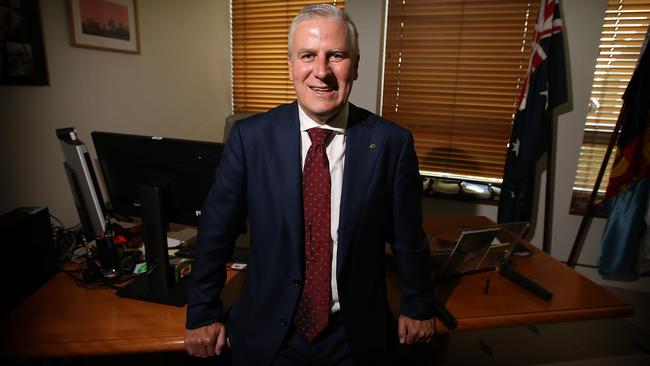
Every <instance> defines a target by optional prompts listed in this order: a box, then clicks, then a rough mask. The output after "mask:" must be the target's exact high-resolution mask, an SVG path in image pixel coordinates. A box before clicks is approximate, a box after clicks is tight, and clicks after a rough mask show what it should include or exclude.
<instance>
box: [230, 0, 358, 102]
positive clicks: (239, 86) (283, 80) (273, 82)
mask: <svg viewBox="0 0 650 366" xmlns="http://www.w3.org/2000/svg"><path fill="white" fill-rule="evenodd" d="M324 2H327V1H324ZM312 3H314V1H313V0H311V1H310V0H283V1H279V0H278V1H270V0H231V2H230V6H231V18H230V19H231V34H232V40H231V47H232V48H231V49H232V99H233V113H241V112H262V111H266V110H268V109H270V108H273V107H275V106H277V105H278V104H282V103H287V102H291V101H293V100H294V99H295V93H294V91H293V84H292V83H291V82H290V81H289V73H288V70H289V69H288V66H287V36H288V34H289V26H290V25H291V22H292V21H293V18H294V17H295V16H296V14H298V12H299V11H300V10H301V9H302V8H303V7H304V6H305V5H307V4H312ZM329 3H331V4H334V5H336V6H338V7H339V8H341V9H343V8H344V7H345V1H341V0H339V1H336V0H334V1H329Z"/></svg>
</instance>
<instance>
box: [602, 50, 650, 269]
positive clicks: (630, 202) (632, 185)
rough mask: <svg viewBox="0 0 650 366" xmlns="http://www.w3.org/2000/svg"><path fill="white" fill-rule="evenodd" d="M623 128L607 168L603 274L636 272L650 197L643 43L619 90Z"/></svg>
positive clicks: (647, 58) (649, 98) (649, 99)
mask: <svg viewBox="0 0 650 366" xmlns="http://www.w3.org/2000/svg"><path fill="white" fill-rule="evenodd" d="M619 119H620V120H621V132H620V134H619V136H618V143H617V151H616V157H615V158H614V165H613V166H612V170H611V172H610V178H609V183H608V185H607V192H606V193H605V204H606V205H607V210H608V220H607V225H606V226H605V232H604V234H603V238H602V243H601V248H600V253H599V263H598V271H599V272H600V273H601V274H603V275H629V274H634V273H635V272H636V266H637V257H638V253H639V247H640V245H641V243H642V241H641V238H642V236H643V234H644V232H645V228H646V227H647V226H648V224H647V222H646V215H647V206H648V200H649V199H650V194H649V193H650V179H648V177H649V176H650V53H649V52H648V47H646V48H645V51H644V52H643V55H642V56H641V59H640V61H639V64H638V66H637V68H636V70H635V71H634V75H632V79H631V80H630V83H629V84H628V86H627V89H626V90H625V94H623V108H622V109H621V115H620V116H619Z"/></svg>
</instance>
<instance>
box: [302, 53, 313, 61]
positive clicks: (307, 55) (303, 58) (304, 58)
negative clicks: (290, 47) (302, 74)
mask: <svg viewBox="0 0 650 366" xmlns="http://www.w3.org/2000/svg"><path fill="white" fill-rule="evenodd" d="M300 59H302V60H303V61H311V60H313V59H314V55H310V54H304V55H302V56H300Z"/></svg>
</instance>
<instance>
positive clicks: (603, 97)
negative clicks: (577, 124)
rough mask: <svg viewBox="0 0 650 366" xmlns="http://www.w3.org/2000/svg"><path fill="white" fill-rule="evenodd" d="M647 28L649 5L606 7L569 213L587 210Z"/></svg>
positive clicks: (636, 0) (616, 1)
mask: <svg viewBox="0 0 650 366" xmlns="http://www.w3.org/2000/svg"><path fill="white" fill-rule="evenodd" d="M649 23H650V0H609V1H608V4H607V10H606V13H605V20H604V24H603V28H602V32H601V37H600V45H599V52H598V58H597V60H596V68H595V71H594V78H593V83H592V86H591V95H590V97H589V106H588V113H587V121H586V123H585V127H584V137H583V141H582V146H581V147H580V157H579V159H578V167H577V169H576V179H575V183H574V186H573V197H572V202H571V212H572V213H581V212H584V210H585V209H586V206H587V203H588V201H589V196H590V194H591V192H592V190H593V188H594V185H595V182H596V177H597V176H598V171H599V170H600V167H601V165H602V163H603V158H604V156H605V152H606V151H607V145H608V143H609V139H610V136H611V134H612V132H613V131H614V126H615V125H616V121H617V119H618V115H619V113H620V111H621V106H622V105H623V100H622V99H621V98H622V97H623V93H624V92H625V88H626V87H627V84H628V83H629V82H630V79H631V78H632V74H633V72H634V69H635V68H636V63H637V60H638V58H639V55H640V53H641V48H642V46H643V42H644V39H645V37H646V33H647V32H648V24H649ZM615 155H616V148H614V151H613V152H612V155H611V158H610V159H609V164H608V168H607V171H606V173H605V176H604V177H603V181H602V183H601V185H600V187H599V196H598V199H599V200H600V199H602V198H603V197H604V195H605V191H606V190H607V182H608V181H609V171H610V169H611V165H612V164H613V162H614V156H615Z"/></svg>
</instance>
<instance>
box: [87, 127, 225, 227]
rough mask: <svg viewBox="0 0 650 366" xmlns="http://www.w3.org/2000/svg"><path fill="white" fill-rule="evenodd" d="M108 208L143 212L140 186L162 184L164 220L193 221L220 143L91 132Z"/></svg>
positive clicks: (210, 181)
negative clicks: (163, 190)
mask: <svg viewBox="0 0 650 366" xmlns="http://www.w3.org/2000/svg"><path fill="white" fill-rule="evenodd" d="M91 135H92V139H93V143H94V145H95V151H96V153H97V158H98V160H99V166H100V167H101V171H102V175H103V178H104V183H106V190H107V192H108V201H109V203H110V209H111V211H113V212H116V213H118V214H120V215H122V216H125V217H129V216H138V217H140V216H141V197H140V193H139V187H140V186H143V185H147V186H156V187H161V188H164V189H165V190H166V191H167V192H168V193H167V195H168V202H165V205H166V207H165V208H166V211H167V212H166V219H167V221H168V222H173V223H179V224H186V225H197V223H198V217H199V216H200V213H201V208H202V206H203V201H204V200H205V197H206V196H207V193H208V191H209V190H210V187H212V184H213V182H214V173H215V170H216V168H217V164H218V163H219V160H220V159H221V153H222V151H223V144H220V143H215V142H206V141H192V140H181V139H174V138H166V137H158V136H142V135H130V134H121V133H112V132H99V131H95V132H92V134H91Z"/></svg>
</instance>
